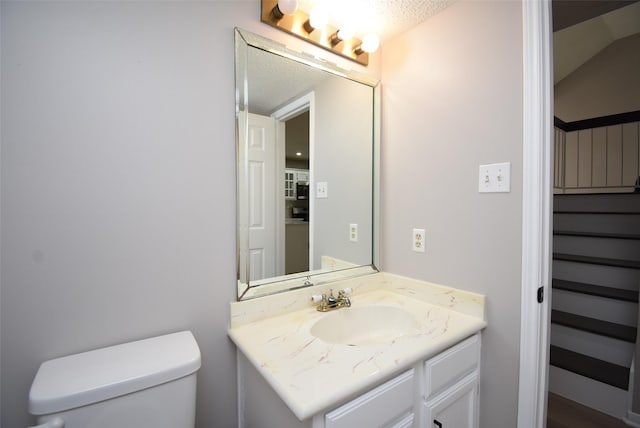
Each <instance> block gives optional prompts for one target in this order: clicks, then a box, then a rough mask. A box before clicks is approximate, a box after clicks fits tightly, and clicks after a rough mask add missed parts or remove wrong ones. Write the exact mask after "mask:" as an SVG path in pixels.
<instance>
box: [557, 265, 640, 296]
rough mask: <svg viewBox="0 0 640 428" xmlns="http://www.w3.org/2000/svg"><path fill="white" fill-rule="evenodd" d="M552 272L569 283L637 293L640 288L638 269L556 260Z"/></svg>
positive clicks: (639, 272)
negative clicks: (581, 283)
mask: <svg viewBox="0 0 640 428" xmlns="http://www.w3.org/2000/svg"><path fill="white" fill-rule="evenodd" d="M552 272H553V277H554V278H557V279H566V280H568V281H577V282H586V283H589V284H598V285H603V286H608V287H614V288H621V289H625V290H635V291H638V287H639V286H640V271H639V270H636V269H626V268H619V267H613V266H601V265H592V264H586V263H575V262H568V261H564V260H554V261H553V266H552Z"/></svg>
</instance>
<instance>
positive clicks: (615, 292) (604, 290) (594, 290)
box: [551, 279, 638, 303]
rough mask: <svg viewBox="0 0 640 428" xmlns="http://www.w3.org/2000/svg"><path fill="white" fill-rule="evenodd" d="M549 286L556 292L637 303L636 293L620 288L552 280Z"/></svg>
mask: <svg viewBox="0 0 640 428" xmlns="http://www.w3.org/2000/svg"><path fill="white" fill-rule="evenodd" d="M551 286H552V287H553V288H554V289H558V290H567V291H572V292H574V293H581V294H588V295H590V296H598V297H606V298H607V299H615V300H623V301H625V302H633V303H637V302H638V292H637V291H634V290H625V289H622V288H613V287H603V286H601V285H593V284H587V283H584V282H575V281H567V280H564V279H553V280H552V281H551Z"/></svg>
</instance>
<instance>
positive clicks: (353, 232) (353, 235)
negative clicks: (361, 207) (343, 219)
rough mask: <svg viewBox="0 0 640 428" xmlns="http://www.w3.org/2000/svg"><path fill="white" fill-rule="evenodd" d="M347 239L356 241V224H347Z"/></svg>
mask: <svg viewBox="0 0 640 428" xmlns="http://www.w3.org/2000/svg"><path fill="white" fill-rule="evenodd" d="M349 241H351V242H358V224H357V223H351V224H349Z"/></svg>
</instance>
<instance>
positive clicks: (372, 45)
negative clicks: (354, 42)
mask: <svg viewBox="0 0 640 428" xmlns="http://www.w3.org/2000/svg"><path fill="white" fill-rule="evenodd" d="M378 46H380V38H379V37H378V36H377V35H375V34H374V33H368V34H367V35H366V36H364V37H363V38H362V50H363V51H365V52H369V53H373V52H375V51H376V50H377V49H378Z"/></svg>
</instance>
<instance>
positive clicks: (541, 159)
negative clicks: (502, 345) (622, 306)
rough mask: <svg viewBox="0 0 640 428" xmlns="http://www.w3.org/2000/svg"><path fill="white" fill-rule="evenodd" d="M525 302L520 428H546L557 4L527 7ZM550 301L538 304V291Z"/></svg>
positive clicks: (524, 17) (525, 3)
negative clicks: (553, 9) (553, 31)
mask: <svg viewBox="0 0 640 428" xmlns="http://www.w3.org/2000/svg"><path fill="white" fill-rule="evenodd" d="M522 22H523V86H524V88H523V89H524V90H523V162H522V168H523V171H522V178H523V183H522V193H523V194H522V297H521V329H520V375H519V392H518V428H529V427H531V428H538V427H544V426H545V425H546V405H547V399H546V398H547V381H548V361H549V307H550V305H549V301H550V297H551V296H550V294H551V288H550V282H551V281H550V265H551V251H550V250H551V204H552V199H551V197H552V196H551V195H552V184H553V183H552V180H551V178H552V175H551V173H552V170H551V168H552V165H553V164H552V141H553V140H552V132H553V126H552V123H551V117H552V114H553V109H552V94H553V92H552V91H553V88H552V86H551V70H552V64H551V62H552V51H551V2H550V1H549V0H541V1H531V0H524V1H523V2H522ZM540 286H542V287H543V290H544V295H545V298H544V301H543V303H541V304H539V303H538V302H537V300H536V293H537V290H538V287H540Z"/></svg>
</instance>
